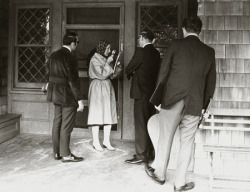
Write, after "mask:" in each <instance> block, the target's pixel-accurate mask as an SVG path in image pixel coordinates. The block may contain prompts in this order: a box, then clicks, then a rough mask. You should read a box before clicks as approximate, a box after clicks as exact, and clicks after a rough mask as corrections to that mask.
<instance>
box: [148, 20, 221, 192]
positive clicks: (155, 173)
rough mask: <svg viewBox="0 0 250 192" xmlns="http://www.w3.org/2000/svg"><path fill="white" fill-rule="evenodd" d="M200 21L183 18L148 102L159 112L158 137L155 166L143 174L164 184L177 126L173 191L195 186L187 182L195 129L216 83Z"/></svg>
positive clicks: (149, 167) (212, 56)
mask: <svg viewBox="0 0 250 192" xmlns="http://www.w3.org/2000/svg"><path fill="white" fill-rule="evenodd" d="M201 27H202V22H201V20H200V19H199V18H198V17H190V18H186V19H184V21H183V25H182V30H183V35H184V38H183V39H176V40H173V41H172V42H171V44H170V46H169V47H168V49H167V52H166V54H165V57H164V59H163V61H162V63H161V67H160V72H159V75H158V80H157V88H156V89H155V91H154V94H153V95H152V97H151V99H150V102H151V103H153V104H154V105H156V106H158V105H160V104H161V111H160V113H159V116H158V124H159V138H158V147H157V154H156V157H155V162H154V166H155V167H153V168H152V167H151V166H149V165H147V166H146V169H145V170H146V173H147V174H148V175H149V176H150V177H151V178H152V179H153V180H155V181H156V182H158V183H160V184H163V183H164V182H165V178H166V170H167V166H168V162H169V158H170V152H171V146H172V143H173V138H174V134H175V132H176V129H177V127H178V126H179V129H180V151H179V158H178V163H177V169H176V179H175V183H174V188H175V191H186V190H189V189H192V188H194V186H195V184H194V183H193V182H189V183H188V182H186V173H187V170H188V166H189V163H190V160H191V154H192V150H193V146H194V138H195V132H196V130H197V127H198V123H199V119H200V116H201V111H202V109H205V108H206V107H207V105H208V103H209V101H210V98H212V97H213V94H214V90H215V83H216V70H215V51H214V49H213V48H211V47H209V46H207V45H205V44H204V43H202V42H201V41H200V40H199V37H198V35H199V33H200V31H201Z"/></svg>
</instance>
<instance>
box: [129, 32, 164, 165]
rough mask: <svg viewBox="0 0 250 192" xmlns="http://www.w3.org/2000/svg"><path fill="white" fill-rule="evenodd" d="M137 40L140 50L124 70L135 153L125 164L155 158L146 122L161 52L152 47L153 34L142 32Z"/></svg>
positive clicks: (151, 109)
mask: <svg viewBox="0 0 250 192" xmlns="http://www.w3.org/2000/svg"><path fill="white" fill-rule="evenodd" d="M138 40H139V45H140V47H139V48H137V49H136V51H135V53H134V55H133V57H132V59H131V61H130V63H129V64H128V66H127V68H126V74H127V76H128V79H130V77H132V83H131V90H130V97H131V98H132V99H134V119H135V150H136V154H135V155H134V157H133V158H132V159H128V160H126V161H125V162H126V163H131V164H141V163H142V162H147V161H148V160H149V158H150V156H153V155H154V154H153V153H154V152H153V147H152V143H151V141H150V138H149V135H148V132H147V122H148V119H149V118H150V117H151V116H152V115H153V114H155V109H154V106H153V105H152V104H151V103H149V98H150V97H151V95H152V93H153V91H154V89H155V86H156V78H157V74H158V70H159V63H160V53H159V51H157V50H156V49H155V48H154V46H153V44H152V41H153V40H154V34H153V33H152V31H150V30H145V31H142V32H141V33H140V36H139V39H138Z"/></svg>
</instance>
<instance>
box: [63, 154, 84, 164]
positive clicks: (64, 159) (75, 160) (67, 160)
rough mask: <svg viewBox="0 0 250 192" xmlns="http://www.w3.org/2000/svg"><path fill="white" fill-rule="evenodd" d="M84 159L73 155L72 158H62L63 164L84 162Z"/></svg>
mask: <svg viewBox="0 0 250 192" xmlns="http://www.w3.org/2000/svg"><path fill="white" fill-rule="evenodd" d="M83 160H84V158H82V157H76V156H75V155H73V154H72V153H71V155H70V157H63V158H62V162H63V163H68V162H80V161H83Z"/></svg>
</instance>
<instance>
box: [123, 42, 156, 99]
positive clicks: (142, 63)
mask: <svg viewBox="0 0 250 192" xmlns="http://www.w3.org/2000/svg"><path fill="white" fill-rule="evenodd" d="M159 63H160V53H159V51H157V50H156V49H155V48H154V46H153V45H152V44H148V45H146V46H145V47H144V48H137V49H136V51H135V53H134V55H133V57H132V59H131V61H130V63H129V64H128V66H127V68H126V74H127V76H128V78H130V77H131V76H132V83H131V89H130V97H131V98H132V99H144V98H148V99H149V98H150V97H151V95H152V93H153V91H154V89H155V86H156V79H157V74H158V71H159Z"/></svg>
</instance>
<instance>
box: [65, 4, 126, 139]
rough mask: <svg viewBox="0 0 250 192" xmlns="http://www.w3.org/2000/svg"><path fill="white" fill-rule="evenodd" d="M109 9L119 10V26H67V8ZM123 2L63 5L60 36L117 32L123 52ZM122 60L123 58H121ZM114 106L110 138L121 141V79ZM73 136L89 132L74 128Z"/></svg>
mask: <svg viewBox="0 0 250 192" xmlns="http://www.w3.org/2000/svg"><path fill="white" fill-rule="evenodd" d="M91 7H93V8H97V7H98V8H111V7H117V8H120V22H119V24H67V23H66V20H67V9H68V8H91ZM124 7H125V6H124V2H119V3H115V2H113V3H105V2H100V3H99V2H93V3H89V2H87V3H84V2H82V3H63V14H62V36H63V35H64V34H65V32H66V30H68V29H72V30H79V29H86V30H89V29H92V30H98V29H99V30H114V29H115V30H119V45H120V46H119V52H121V51H124V48H123V47H124V22H125V21H124V9H125V8H124ZM122 60H123V58H122ZM79 76H80V77H88V76H87V72H86V71H79ZM117 100H118V101H117V102H116V106H117V116H118V124H117V130H116V131H111V138H114V139H122V122H123V121H122V119H123V118H122V117H123V114H122V112H123V110H122V108H123V83H122V77H120V78H119V79H118V98H117ZM84 105H85V106H88V100H84ZM72 134H73V135H78V136H79V134H80V135H83V136H87V137H89V136H91V134H92V133H91V130H90V128H88V129H80V128H77V127H75V129H74V130H73V133H72ZM100 135H101V136H103V132H102V131H101V132H100Z"/></svg>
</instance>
